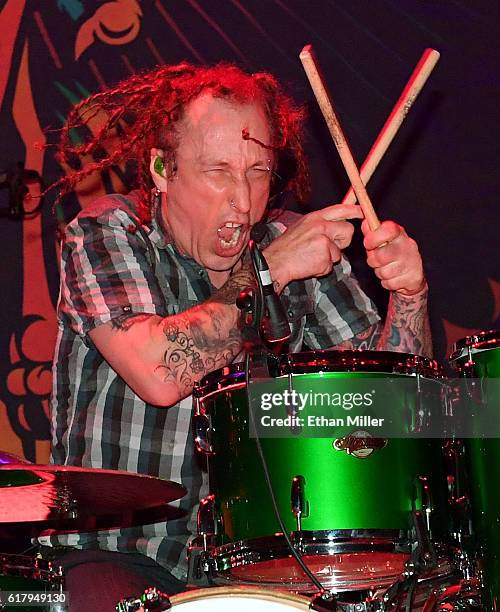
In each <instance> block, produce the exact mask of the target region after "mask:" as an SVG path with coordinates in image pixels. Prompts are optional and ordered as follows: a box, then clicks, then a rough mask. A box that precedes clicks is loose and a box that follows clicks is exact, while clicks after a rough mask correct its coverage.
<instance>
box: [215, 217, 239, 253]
mask: <svg viewBox="0 0 500 612" xmlns="http://www.w3.org/2000/svg"><path fill="white" fill-rule="evenodd" d="M242 232H243V224H242V223H233V222H232V221H228V222H227V223H224V225H222V226H221V227H219V229H218V230H217V235H218V237H219V242H220V244H221V246H222V247H223V248H224V249H232V248H234V247H235V246H236V245H237V244H238V242H239V240H240V237H241V234H242Z"/></svg>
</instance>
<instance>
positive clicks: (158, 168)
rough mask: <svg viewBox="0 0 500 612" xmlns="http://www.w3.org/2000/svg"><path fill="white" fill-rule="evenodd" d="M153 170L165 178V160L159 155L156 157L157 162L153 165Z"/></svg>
mask: <svg viewBox="0 0 500 612" xmlns="http://www.w3.org/2000/svg"><path fill="white" fill-rule="evenodd" d="M153 168H154V171H155V172H156V174H159V175H160V176H163V172H164V170H165V166H164V165H163V159H162V158H161V157H160V156H159V155H158V156H157V157H155V161H154V163H153Z"/></svg>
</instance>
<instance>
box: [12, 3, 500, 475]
mask: <svg viewBox="0 0 500 612" xmlns="http://www.w3.org/2000/svg"><path fill="white" fill-rule="evenodd" d="M0 6H1V10H0V31H1V32H2V37H1V38H0V62H1V70H0V103H1V130H2V138H1V139H0V187H1V189H0V249H1V262H2V264H1V272H0V279H1V298H0V299H1V303H2V317H1V320H0V347H1V353H0V355H1V358H0V449H2V450H6V451H9V452H13V453H16V454H18V455H24V456H26V457H27V458H29V459H30V460H32V461H37V462H39V463H43V462H45V461H46V460H47V456H48V448H49V442H48V440H49V420H48V419H49V413H48V410H49V409H48V401H49V395H50V387H51V374H50V363H51V358H52V353H53V348H54V340H55V336H56V320H55V304H56V300H57V283H58V270H57V234H58V230H59V229H60V228H61V227H62V225H63V224H64V222H65V221H66V220H68V219H69V218H71V216H72V215H74V214H75V213H76V212H77V210H78V209H79V208H81V207H84V206H85V205H86V204H87V203H88V202H89V201H90V200H92V199H93V198H95V197H96V196H97V195H99V194H101V193H104V192H106V191H111V190H118V191H121V190H124V189H126V188H127V184H126V183H127V181H126V175H125V174H124V171H123V169H122V168H114V169H113V171H112V172H109V173H107V174H103V175H102V176H100V177H97V178H93V179H92V180H88V181H86V182H85V183H84V184H83V185H82V186H81V187H80V189H79V191H78V193H77V194H75V195H73V196H71V197H70V198H68V199H67V201H65V202H64V204H63V206H60V207H58V209H57V210H55V211H54V212H52V200H53V197H51V196H50V195H49V196H47V197H45V198H43V199H42V198H41V197H40V194H41V192H42V190H43V187H44V185H47V184H49V183H50V182H51V181H53V180H55V179H57V178H58V177H59V176H60V175H61V173H62V172H65V168H61V167H60V166H58V164H57V163H56V162H55V160H54V158H53V150H52V148H51V147H50V144H51V142H53V140H54V137H55V135H56V134H57V130H58V129H59V128H60V127H61V125H62V123H63V121H64V119H65V116H66V115H67V112H68V110H69V108H70V107H71V106H72V105H73V104H74V103H75V102H77V101H79V100H80V99H81V98H83V97H85V96H87V95H89V94H91V93H93V92H96V91H98V90H99V89H102V88H104V87H106V86H107V85H109V84H112V83H115V82H116V81H118V80H119V79H121V78H124V77H126V76H127V75H129V74H132V73H134V72H136V71H138V70H142V69H144V68H148V67H151V66H154V65H156V64H158V63H165V62H166V63H174V62H178V61H181V60H188V61H191V62H195V63H204V62H215V61H219V60H228V61H236V62H238V63H239V64H240V65H242V66H243V67H245V68H248V69H250V70H263V69H264V70H270V71H272V72H274V73H275V74H276V75H277V76H278V77H279V78H280V79H282V80H284V81H285V83H287V84H288V86H289V90H290V92H291V93H292V94H293V95H294V96H295V97H296V98H297V99H298V100H300V101H302V102H304V103H305V104H307V105H309V115H310V116H309V123H308V130H307V139H308V150H309V153H310V158H311V166H312V174H313V180H314V192H313V198H312V206H313V207H316V208H318V207H321V206H324V205H326V204H328V203H332V202H335V201H338V200H339V199H341V197H342V196H343V194H344V192H345V190H346V189H347V187H348V182H347V179H346V177H345V176H344V172H343V170H342V168H341V165H340V163H339V162H338V159H337V156H336V153H335V151H334V148H333V146H332V144H331V143H330V142H329V139H328V136H327V131H326V129H325V127H324V126H323V123H322V119H321V117H320V115H319V112H318V110H317V109H316V105H315V102H314V101H313V99H312V95H311V93H310V91H309V88H308V85H307V81H306V78H305V76H304V74H303V72H302V68H301V66H300V62H299V60H298V53H299V51H300V50H301V48H302V47H303V46H304V44H306V43H312V44H313V45H314V47H315V50H316V54H317V55H318V57H319V60H320V62H321V65H322V68H323V71H324V72H325V75H326V79H327V82H328V83H329V87H330V90H331V92H332V95H333V97H334V100H335V103H336V106H337V109H338V111H339V114H340V117H341V119H342V122H343V125H344V129H345V131H346V133H347V135H348V137H349V138H350V140H351V144H352V148H353V150H354V153H355V156H356V157H357V159H358V161H360V162H361V161H362V159H363V158H364V156H365V155H366V153H367V151H368V150H369V148H370V146H371V143H372V141H373V140H374V138H375V136H376V134H377V132H378V130H379V129H380V127H381V126H382V124H383V123H384V121H385V118H386V116H387V115H388V113H389V112H390V110H391V108H392V105H393V103H394V101H395V100H396V99H397V97H398V96H399V93H400V90H401V88H402V87H403V85H404V83H405V82H406V79H407V78H408V76H409V74H410V73H411V71H412V69H413V67H414V65H415V63H416V61H417V60H418V58H419V57H420V54H421V53H422V51H423V49H424V48H425V47H434V48H436V49H438V50H439V51H440V52H441V54H442V59H441V61H440V64H439V66H438V68H437V69H436V71H435V73H434V74H433V76H432V77H431V81H430V82H429V83H428V84H427V85H426V88H425V89H424V91H423V93H422V94H421V96H420V98H419V99H418V101H417V103H416V104H415V107H414V109H412V111H411V113H410V115H409V117H408V118H407V121H406V123H405V125H404V126H403V129H402V130H401V133H400V134H399V135H398V137H397V139H396V142H395V143H394V145H393V146H392V148H391V149H390V151H389V152H388V154H387V156H386V158H385V159H384V161H383V163H382V164H381V166H380V168H379V169H378V170H377V173H376V176H375V177H374V178H373V179H372V182H371V184H370V187H369V191H370V193H371V195H372V199H373V201H374V202H375V204H376V207H377V210H378V213H379V215H380V217H381V218H394V219H396V220H397V221H399V222H401V223H402V224H403V225H405V226H406V227H407V229H408V231H409V233H410V234H412V235H413V236H414V237H415V238H416V239H417V240H418V241H419V244H420V245H421V248H422V252H423V255H424V261H425V263H426V267H427V274H428V277H429V283H430V286H431V299H432V302H431V316H432V325H433V332H434V338H435V347H436V354H437V357H438V358H439V359H440V360H444V358H445V356H446V355H448V354H449V351H450V347H451V345H452V343H453V342H454V341H455V340H456V339H458V338H461V337H464V336H466V335H468V334H470V333H473V332H474V331H477V330H481V329H490V328H498V326H499V317H500V275H499V266H498V254H497V252H498V237H497V232H498V213H497V212H496V211H497V210H498V205H497V200H498V194H499V191H500V190H499V187H500V184H499V183H500V178H499V177H500V173H499V172H498V167H499V161H500V155H499V152H498V149H499V147H498V142H500V127H499V126H500V123H499V122H498V110H497V109H498V107H499V106H500V82H499V81H500V77H499V76H498V75H500V57H499V50H498V42H497V33H498V28H499V26H500V14H499V8H498V5H497V4H496V3H495V2H494V0H490V1H486V0H476V1H475V2H474V3H470V2H467V1H466V0H457V1H455V2H441V1H440V2H437V1H430V2H425V3H423V2H420V1H418V0H398V2H396V1H395V0H373V1H372V2H370V3H366V2H363V1H362V0H350V1H349V2H338V1H333V0H318V1H314V2H310V1H309V0H287V1H286V2H285V1H283V0H249V1H245V2H243V1H238V0H218V1H217V2H212V1H210V0H148V1H146V0H144V1H142V2H141V1H140V0H113V1H107V2H106V1H101V2H98V1H95V0H93V1H90V0H30V1H29V2H27V1H26V0H4V1H3V2H1V3H0ZM100 121H102V117H95V118H94V120H93V122H92V124H91V125H90V129H92V130H96V129H98V128H99V124H100ZM292 205H293V204H292ZM358 234H359V232H358ZM349 255H350V257H351V259H352V261H353V265H354V267H355V269H356V271H357V274H358V276H359V277H360V279H361V282H362V283H363V285H364V286H365V288H366V290H367V291H368V292H369V293H370V294H371V295H373V296H374V298H375V299H376V301H377V302H378V304H379V306H380V308H381V309H383V308H384V299H385V295H384V293H383V291H381V290H380V289H379V288H378V286H377V283H376V282H375V280H374V278H373V277H372V275H371V274H370V272H369V271H368V269H367V267H366V265H365V263H364V258H363V251H362V248H361V241H360V239H359V237H358V238H357V240H356V241H355V244H354V245H353V247H352V248H351V249H350V252H349Z"/></svg>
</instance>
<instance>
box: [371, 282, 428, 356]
mask: <svg viewBox="0 0 500 612" xmlns="http://www.w3.org/2000/svg"><path fill="white" fill-rule="evenodd" d="M380 345H381V346H380V347H379V348H381V349H382V350H384V349H385V350H389V351H398V352H402V353H412V354H415V355H422V356H424V357H432V338H431V332H430V325H429V317H428V314H427V290H425V291H423V292H421V293H419V294H417V295H414V296H408V297H406V296H402V295H400V294H399V293H392V294H391V297H390V300H389V307H388V311H387V320H386V324H385V327H384V331H383V333H382V338H381V341H380Z"/></svg>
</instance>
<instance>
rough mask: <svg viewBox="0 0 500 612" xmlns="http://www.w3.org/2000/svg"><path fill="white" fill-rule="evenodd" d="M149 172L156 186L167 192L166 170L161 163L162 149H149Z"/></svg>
mask: <svg viewBox="0 0 500 612" xmlns="http://www.w3.org/2000/svg"><path fill="white" fill-rule="evenodd" d="M149 172H150V173H151V178H152V179H153V182H154V184H155V186H156V188H157V189H159V190H160V191H161V192H162V193H167V172H166V170H165V165H164V163H163V151H162V150H161V149H154V148H153V149H151V159H150V163H149Z"/></svg>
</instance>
